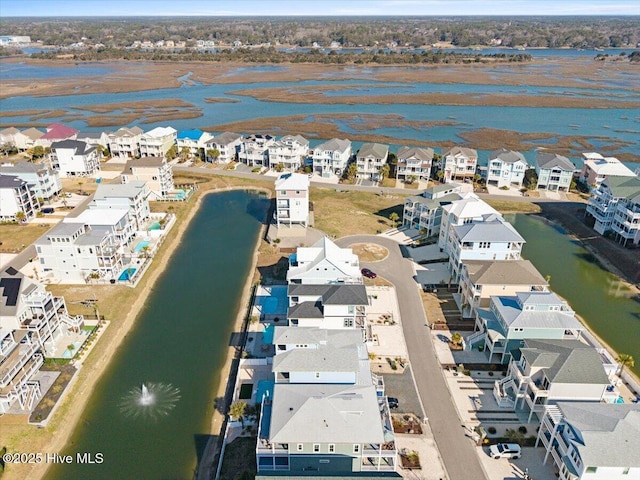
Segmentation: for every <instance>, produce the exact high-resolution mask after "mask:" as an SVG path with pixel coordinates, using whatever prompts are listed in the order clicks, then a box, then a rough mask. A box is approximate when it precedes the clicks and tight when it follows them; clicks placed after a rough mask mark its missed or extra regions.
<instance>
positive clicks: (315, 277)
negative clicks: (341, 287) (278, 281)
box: [287, 237, 362, 285]
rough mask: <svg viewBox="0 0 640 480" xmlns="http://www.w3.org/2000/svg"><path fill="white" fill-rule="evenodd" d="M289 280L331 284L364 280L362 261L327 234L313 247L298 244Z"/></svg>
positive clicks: (311, 283)
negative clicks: (361, 267)
mask: <svg viewBox="0 0 640 480" xmlns="http://www.w3.org/2000/svg"><path fill="white" fill-rule="evenodd" d="M287 282H288V283H292V284H293V283H296V284H310V285H328V284H341V283H362V274H361V273H360V261H359V259H358V256H357V255H356V254H354V253H353V250H352V249H350V248H340V247H338V246H337V245H336V244H335V243H333V242H332V241H331V240H330V239H329V238H328V237H322V238H321V239H320V240H318V241H317V242H316V243H314V244H313V245H312V246H310V247H299V248H298V249H297V251H296V253H294V254H292V255H291V256H290V257H289V269H288V270H287Z"/></svg>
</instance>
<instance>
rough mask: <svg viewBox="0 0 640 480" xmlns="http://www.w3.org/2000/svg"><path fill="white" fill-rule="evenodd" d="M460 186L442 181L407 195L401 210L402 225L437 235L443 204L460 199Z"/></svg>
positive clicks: (430, 234)
mask: <svg viewBox="0 0 640 480" xmlns="http://www.w3.org/2000/svg"><path fill="white" fill-rule="evenodd" d="M460 191H461V186H460V185H458V184H457V183H444V184H441V185H434V186H433V187H429V188H427V189H426V190H425V191H424V192H422V194H420V195H414V196H412V197H408V198H406V199H405V201H404V209H403V210H402V225H404V226H405V227H409V228H414V229H416V230H420V231H424V234H425V235H426V236H427V237H437V236H438V235H439V234H440V225H441V224H442V215H443V208H442V207H443V206H445V205H450V204H451V203H453V202H455V201H457V200H460V199H461V198H462V197H461V196H460Z"/></svg>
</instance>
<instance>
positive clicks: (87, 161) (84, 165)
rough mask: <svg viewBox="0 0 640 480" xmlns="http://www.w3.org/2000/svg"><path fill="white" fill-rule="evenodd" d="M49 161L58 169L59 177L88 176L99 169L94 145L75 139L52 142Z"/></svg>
mask: <svg viewBox="0 0 640 480" xmlns="http://www.w3.org/2000/svg"><path fill="white" fill-rule="evenodd" d="M49 161H50V162H51V168H53V169H57V170H59V171H60V176H61V177H90V176H94V175H95V174H96V173H97V172H98V171H99V170H100V158H99V156H98V151H97V150H96V147H91V146H89V145H87V144H86V143H84V142H79V141H77V140H63V141H62V142H55V143H52V144H51V154H50V155H49Z"/></svg>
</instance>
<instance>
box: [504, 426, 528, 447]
mask: <svg viewBox="0 0 640 480" xmlns="http://www.w3.org/2000/svg"><path fill="white" fill-rule="evenodd" d="M504 436H505V438H507V439H508V440H509V441H510V442H513V443H518V444H520V443H522V442H523V441H524V433H522V432H520V431H518V430H515V429H513V428H508V429H507V431H506V432H505V433H504Z"/></svg>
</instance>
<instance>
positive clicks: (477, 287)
mask: <svg viewBox="0 0 640 480" xmlns="http://www.w3.org/2000/svg"><path fill="white" fill-rule="evenodd" d="M548 290H549V282H547V280H545V278H544V277H543V276H542V275H541V274H540V272H538V270H536V267H534V266H533V264H532V263H531V262H530V261H529V260H522V259H520V260H464V261H463V262H462V267H461V270H460V283H459V286H458V294H459V295H460V306H461V310H462V315H463V316H464V317H466V318H475V315H476V312H477V310H478V308H488V307H489V304H490V300H491V297H493V296H496V295H515V294H516V293H518V292H546V291H548Z"/></svg>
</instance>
